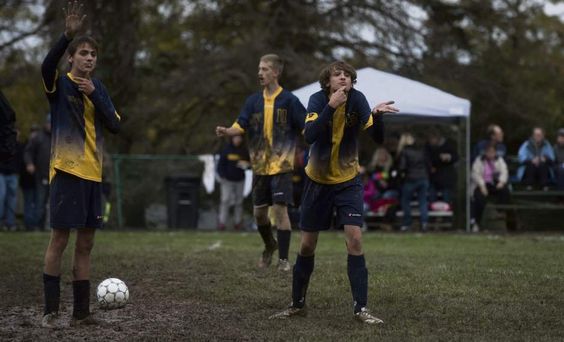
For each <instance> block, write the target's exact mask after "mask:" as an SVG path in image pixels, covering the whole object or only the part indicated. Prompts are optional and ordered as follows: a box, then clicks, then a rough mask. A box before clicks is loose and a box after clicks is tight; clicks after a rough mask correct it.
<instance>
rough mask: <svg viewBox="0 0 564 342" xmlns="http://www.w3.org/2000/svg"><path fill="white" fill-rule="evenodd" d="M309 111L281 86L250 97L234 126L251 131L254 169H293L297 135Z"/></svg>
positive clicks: (264, 172)
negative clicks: (273, 90) (269, 91)
mask: <svg viewBox="0 0 564 342" xmlns="http://www.w3.org/2000/svg"><path fill="white" fill-rule="evenodd" d="M305 114H306V110H305V108H304V106H303V105H302V104H301V102H300V100H298V98H297V97H296V96H295V95H294V94H292V93H291V92H289V91H287V90H285V89H282V88H281V87H279V88H278V89H277V90H276V91H275V92H274V93H273V94H272V95H271V96H268V95H267V93H266V91H263V93H255V94H253V95H251V96H249V97H248V98H247V100H246V101H245V105H244V106H243V108H242V109H241V113H240V114H239V117H238V118H237V121H235V123H234V124H233V126H232V127H235V128H237V129H239V130H240V131H242V132H244V133H246V134H247V137H248V139H247V140H248V145H249V155H250V157H251V165H252V168H253V172H254V173H255V174H257V175H275V174H279V173H284V172H292V171H293V169H294V154H295V151H296V139H297V135H298V134H301V132H302V131H303V129H304V120H305Z"/></svg>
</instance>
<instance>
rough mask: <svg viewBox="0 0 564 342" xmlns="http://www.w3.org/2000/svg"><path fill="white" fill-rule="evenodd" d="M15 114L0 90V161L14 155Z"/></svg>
mask: <svg viewBox="0 0 564 342" xmlns="http://www.w3.org/2000/svg"><path fill="white" fill-rule="evenodd" d="M15 124H16V113H15V112H14V110H13V109H12V107H11V106H10V103H9V102H8V100H7V99H6V97H4V94H3V93H2V91H1V90H0V161H5V160H8V159H10V158H12V157H13V156H14V154H15V153H16V129H15Z"/></svg>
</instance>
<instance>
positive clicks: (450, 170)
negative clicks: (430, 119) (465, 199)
mask: <svg viewBox="0 0 564 342" xmlns="http://www.w3.org/2000/svg"><path fill="white" fill-rule="evenodd" d="M427 154H428V155H429V159H430V160H431V187H430V194H429V200H430V201H431V203H433V202H436V201H437V193H438V192H440V193H441V194H442V200H443V201H444V202H447V203H448V204H450V205H452V194H453V192H454V189H455V187H456V168H455V164H456V162H457V161H458V152H457V147H456V144H455V142H454V141H452V140H450V139H446V138H445V137H444V136H443V135H442V134H441V133H440V132H439V131H433V132H431V134H430V136H429V144H428V145H427Z"/></svg>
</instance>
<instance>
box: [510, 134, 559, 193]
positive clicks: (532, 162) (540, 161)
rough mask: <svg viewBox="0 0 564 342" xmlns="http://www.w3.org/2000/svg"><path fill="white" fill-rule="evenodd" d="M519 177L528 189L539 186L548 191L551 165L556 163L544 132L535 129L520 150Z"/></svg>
mask: <svg viewBox="0 0 564 342" xmlns="http://www.w3.org/2000/svg"><path fill="white" fill-rule="evenodd" d="M518 157H519V163H520V164H521V166H520V167H519V169H518V170H517V176H518V177H519V179H520V180H521V181H522V183H523V184H525V185H526V186H527V188H528V189H532V188H533V187H534V186H538V187H540V188H542V189H545V190H546V189H547V186H548V183H549V181H550V173H551V170H550V168H551V165H552V164H553V163H554V159H555V158H554V150H553V149H552V146H551V145H550V143H549V142H548V140H546V139H545V138H544V130H543V129H542V128H540V127H535V128H534V129H533V135H532V136H531V138H530V139H528V140H527V141H525V142H524V143H523V144H522V145H521V147H520V148H519V155H518Z"/></svg>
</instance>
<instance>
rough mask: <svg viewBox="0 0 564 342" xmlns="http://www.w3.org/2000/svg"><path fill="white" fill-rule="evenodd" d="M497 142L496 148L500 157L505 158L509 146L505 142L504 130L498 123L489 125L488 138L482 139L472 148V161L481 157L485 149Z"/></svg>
mask: <svg viewBox="0 0 564 342" xmlns="http://www.w3.org/2000/svg"><path fill="white" fill-rule="evenodd" d="M492 143H493V144H495V150H496V153H497V155H498V157H501V158H504V159H505V156H506V154H507V147H506V146H505V144H504V143H503V130H502V129H501V127H499V126H498V125H494V124H492V125H489V126H488V130H487V138H486V139H483V140H480V141H479V142H478V143H477V144H476V146H474V149H473V150H472V159H471V160H472V161H474V160H476V158H478V157H481V156H482V155H483V154H484V150H485V149H486V147H487V146H488V145H490V144H492Z"/></svg>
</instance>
